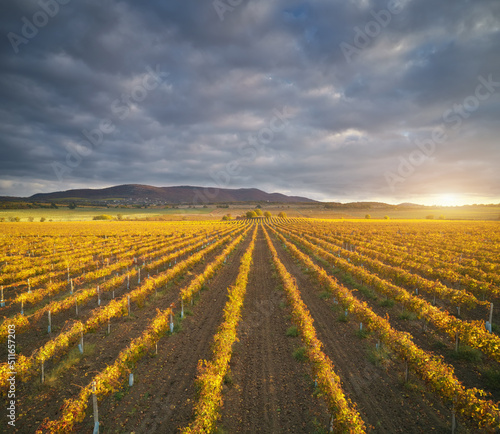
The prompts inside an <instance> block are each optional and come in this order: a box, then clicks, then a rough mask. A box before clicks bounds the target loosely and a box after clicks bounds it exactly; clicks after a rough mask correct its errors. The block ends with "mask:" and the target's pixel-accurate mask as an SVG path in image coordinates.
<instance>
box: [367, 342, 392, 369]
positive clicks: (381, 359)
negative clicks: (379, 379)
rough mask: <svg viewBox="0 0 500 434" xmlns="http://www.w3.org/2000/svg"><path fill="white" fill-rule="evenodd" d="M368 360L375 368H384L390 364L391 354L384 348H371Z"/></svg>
mask: <svg viewBox="0 0 500 434" xmlns="http://www.w3.org/2000/svg"><path fill="white" fill-rule="evenodd" d="M368 360H369V361H370V362H371V363H373V364H374V365H375V366H386V365H388V364H389V363H390V360H391V352H390V351H389V350H388V349H387V348H386V347H384V346H382V347H379V348H371V349H370V350H369V351H368Z"/></svg>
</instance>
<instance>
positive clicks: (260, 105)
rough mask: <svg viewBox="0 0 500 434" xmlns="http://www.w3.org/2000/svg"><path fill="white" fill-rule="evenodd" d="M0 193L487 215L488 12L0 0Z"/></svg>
mask: <svg viewBox="0 0 500 434" xmlns="http://www.w3.org/2000/svg"><path fill="white" fill-rule="evenodd" d="M0 29H1V32H0V33H1V38H0V39H1V41H0V153H1V158H0V196H2V195H4V196H23V197H26V196H30V195H32V194H35V193H39V192H51V191H60V190H67V189H72V188H100V187H108V186H112V185H118V184H148V185H155V186H172V185H196V186H211V187H223V188H250V187H252V188H253V187H254V188H260V189H262V190H264V191H267V192H280V193H284V194H290V195H300V196H306V197H310V198H312V199H316V200H324V201H337V202H351V201H373V200H375V201H384V202H388V203H401V202H415V203H422V204H428V205H430V204H444V205H458V204H464V203H500V170H499V168H500V152H499V151H500V144H499V138H500V2H499V1H498V0H475V1H467V0H440V1H435V0H384V1H379V0H351V1H347V0H313V1H307V2H306V1H295V0H204V1H201V0H199V1H198V0H185V1H177V0H161V1H160V0H158V1H155V0H152V1H146V2H138V1H131V0H122V1H118V0H85V1H76V0H36V1H34V0H3V1H2V3H1V4H0Z"/></svg>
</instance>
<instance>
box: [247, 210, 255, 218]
mask: <svg viewBox="0 0 500 434" xmlns="http://www.w3.org/2000/svg"><path fill="white" fill-rule="evenodd" d="M246 216H247V219H253V218H255V217H257V214H256V213H255V211H247V214H246Z"/></svg>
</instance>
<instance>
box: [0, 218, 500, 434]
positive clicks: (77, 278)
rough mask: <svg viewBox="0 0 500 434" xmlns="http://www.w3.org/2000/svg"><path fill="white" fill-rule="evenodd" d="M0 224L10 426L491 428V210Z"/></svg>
mask: <svg viewBox="0 0 500 434" xmlns="http://www.w3.org/2000/svg"><path fill="white" fill-rule="evenodd" d="M1 225H2V229H3V230H2V232H1V234H0V264H1V273H0V285H1V288H2V290H1V291H2V292H1V295H0V315H1V316H2V320H1V323H0V338H1V341H2V343H1V344H0V391H1V395H2V398H1V399H2V402H3V405H2V408H3V409H4V411H3V413H2V416H1V417H2V422H1V423H0V427H1V430H2V431H3V432H18V433H45V432H61V433H68V432H75V433H76V432H78V433H97V432H100V433H115V432H116V433H122V432H123V433H124V432H128V433H130V432H134V433H146V432H148V433H150V432H161V433H176V432H182V433H204V432H228V433H236V432H307V433H314V432H316V433H326V432H335V433H364V432H379V433H428V432H431V431H432V432H437V433H449V432H456V433H478V432H485V433H487V432H500V409H499V401H500V327H499V326H498V325H497V324H500V232H499V231H498V223H495V222H460V221H457V222H450V221H448V222H447V221H392V220H391V221H356V220H352V221H348V220H319V219H302V218H275V217H272V218H255V219H247V220H237V221H224V222H223V221H182V222H139V221H127V222H125V221H123V222H79V223H72V222H68V223H30V224H24V223H13V224H10V223H1Z"/></svg>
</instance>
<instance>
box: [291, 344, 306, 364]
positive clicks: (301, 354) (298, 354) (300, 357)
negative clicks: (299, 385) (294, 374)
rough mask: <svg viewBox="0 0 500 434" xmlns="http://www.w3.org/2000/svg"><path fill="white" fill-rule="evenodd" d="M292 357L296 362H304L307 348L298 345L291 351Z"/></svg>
mask: <svg viewBox="0 0 500 434" xmlns="http://www.w3.org/2000/svg"><path fill="white" fill-rule="evenodd" d="M293 358H294V359H295V360H297V361H298V362H305V361H306V360H307V350H306V348H305V347H299V348H297V349H296V350H295V351H294V352H293Z"/></svg>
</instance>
